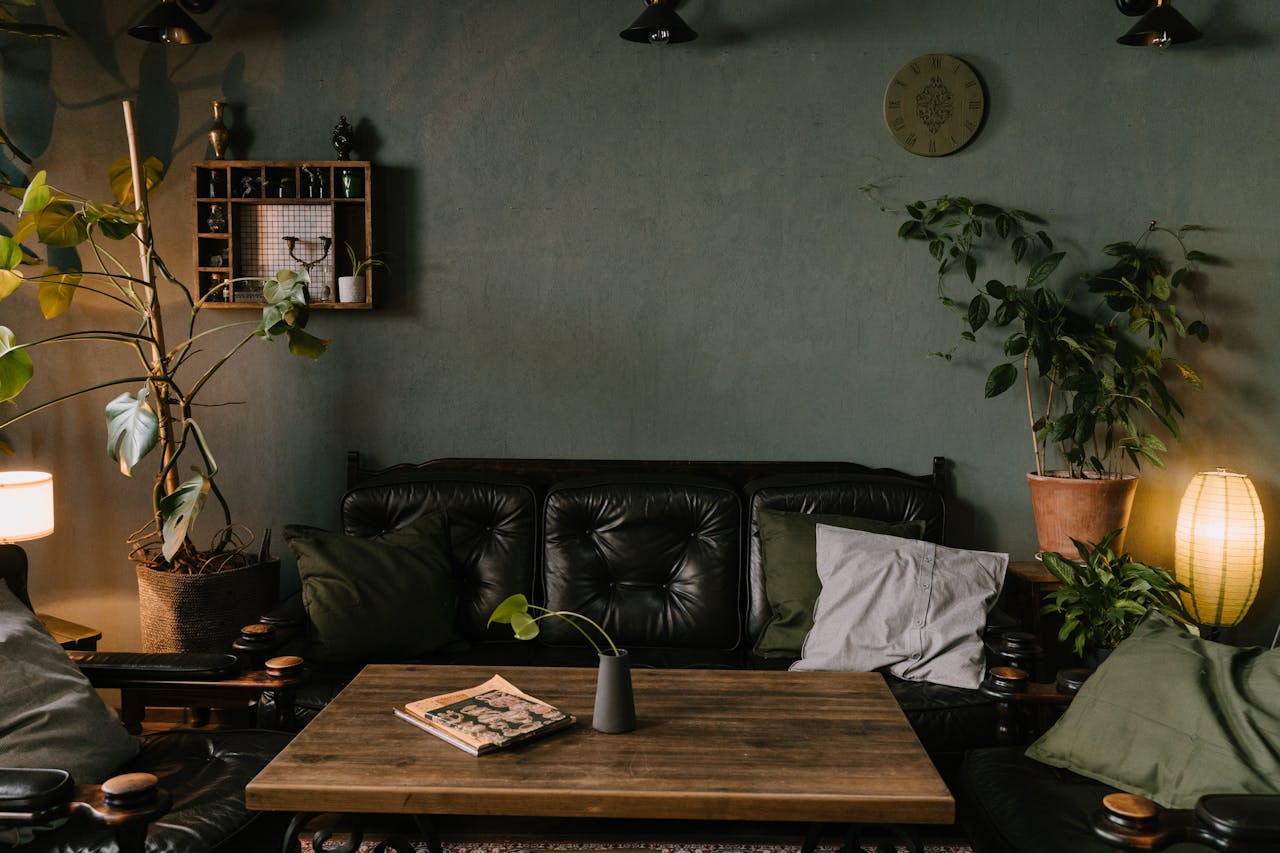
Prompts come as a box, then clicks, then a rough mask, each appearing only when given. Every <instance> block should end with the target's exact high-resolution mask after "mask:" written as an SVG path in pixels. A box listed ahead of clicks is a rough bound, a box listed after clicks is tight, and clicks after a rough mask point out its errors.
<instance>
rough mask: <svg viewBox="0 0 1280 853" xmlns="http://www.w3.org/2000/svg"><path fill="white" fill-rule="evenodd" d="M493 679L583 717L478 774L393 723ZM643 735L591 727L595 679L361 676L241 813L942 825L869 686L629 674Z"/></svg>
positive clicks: (420, 672) (931, 778)
mask: <svg viewBox="0 0 1280 853" xmlns="http://www.w3.org/2000/svg"><path fill="white" fill-rule="evenodd" d="M495 672H496V673H497V674H499V675H502V676H503V677H504V678H506V679H507V680H509V681H511V682H512V683H513V684H515V685H516V686H517V687H519V688H520V689H521V690H524V691H526V692H528V693H530V694H532V695H533V696H536V697H538V698H539V699H542V700H544V701H546V702H550V703H551V704H553V705H555V706H557V707H559V708H560V709H562V710H564V711H566V712H567V713H570V714H573V715H574V716H576V717H577V718H578V722H577V723H576V724H575V725H574V726H573V727H572V728H570V729H567V730H565V731H562V732H559V733H556V734H552V735H549V736H547V737H545V738H542V739H539V740H534V741H530V742H528V743H526V744H522V745H520V746H517V747H513V748H510V749H504V750H499V751H497V752H494V753H491V754H488V755H484V756H481V757H478V758H477V757H475V756H472V755H469V754H467V753H465V752H463V751H462V750H460V749H458V748H456V747H454V746H451V745H449V744H448V743H446V742H444V741H442V740H440V739H439V738H436V737H433V736H432V735H430V734H428V733H427V732H424V731H422V730H420V729H418V728H416V727H415V726H413V725H411V724H409V723H407V722H405V721H403V720H401V719H399V718H397V717H396V716H395V715H394V714H392V712H391V709H392V707H393V706H395V705H401V704H404V703H406V702H411V701H414V700H416V699H421V698H425V697H427V696H434V695H437V694H440V693H446V692H449V691H451V690H457V689H461V688H465V687H471V686H474V685H477V684H480V683H482V682H483V681H485V680H486V679H488V678H489V677H490V676H492V675H493V674H495ZM632 675H633V684H634V690H635V697H636V699H635V701H636V716H637V718H638V725H637V728H636V730H635V731H634V732H629V733H627V734H616V735H608V734H602V733H600V732H597V731H595V730H594V729H592V728H591V711H592V705H593V702H594V693H595V680H596V671H595V670H594V669H566V668H541V667H499V668H497V669H496V670H495V669H491V668H480V667H450V666H396V665H375V666H369V667H366V668H365V669H364V671H363V672H361V673H360V675H359V676H357V677H356V678H355V679H354V680H353V681H352V682H351V684H349V685H348V686H347V687H346V689H344V690H343V691H342V693H341V694H339V695H338V696H337V697H336V698H335V699H334V700H333V701H332V702H331V703H330V704H329V705H328V706H327V707H326V708H325V709H324V710H323V711H322V712H321V713H320V714H319V715H318V716H317V717H316V718H315V719H314V720H312V721H311V722H310V723H309V724H308V725H307V727H306V729H304V730H303V731H302V732H301V733H300V734H299V735H298V736H297V737H296V738H295V739H294V740H293V742H292V743H291V744H290V745H289V746H288V747H286V748H285V749H284V750H283V751H282V752H281V753H280V754H279V755H278V756H276V758H275V760H273V761H272V762H271V763H270V764H269V765H268V766H267V767H266V768H264V769H263V770H262V772H261V773H259V774H258V776H257V777H256V778H255V779H254V780H253V781H252V782H250V783H249V785H248V787H247V789H246V802H247V804H248V806H249V808H251V809H257V810H267V811H289V812H301V811H306V812H322V811H333V812H363V813H402V814H471V815H538V816H545V817H619V818H674V819H705V820H748V819H749V820H780V821H805V822H813V821H821V822H866V823H919V824H925V823H950V822H951V821H952V819H953V816H954V810H955V803H954V801H953V800H952V798H951V795H950V793H949V792H948V791H947V788H946V786H945V785H944V784H943V782H942V780H941V778H939V776H938V774H937V772H936V771H935V769H934V767H933V765H932V764H931V763H930V761H929V758H928V756H927V755H926V754H925V751H924V748H923V747H922V746H921V745H920V742H919V741H918V740H917V739H916V736H915V733H914V732H913V731H912V730H911V726H910V724H909V723H908V722H907V719H906V717H905V715H904V714H903V712H902V710H901V708H899V707H898V704H897V702H896V701H895V700H894V698H893V696H892V694H891V693H890V692H889V689H888V687H887V686H886V685H885V683H884V679H883V678H882V677H881V676H880V675H878V674H876V673H837V672H754V671H750V672H749V671H725V670H635V671H634V672H633V673H632Z"/></svg>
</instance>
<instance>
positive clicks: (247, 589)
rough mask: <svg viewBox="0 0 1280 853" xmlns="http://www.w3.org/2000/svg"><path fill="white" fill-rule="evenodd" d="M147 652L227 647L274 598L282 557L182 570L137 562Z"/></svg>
mask: <svg viewBox="0 0 1280 853" xmlns="http://www.w3.org/2000/svg"><path fill="white" fill-rule="evenodd" d="M137 571H138V615H139V617H140V619H141V621H142V650H143V651H145V652H227V651H230V650H231V644H232V643H233V642H234V641H235V639H236V638H237V637H239V636H240V629H241V628H242V627H243V626H245V625H249V624H251V623H253V622H257V621H258V617H259V616H261V615H262V614H263V613H264V612H265V611H266V610H267V609H269V608H270V607H271V605H272V604H274V603H275V601H276V596H277V593H278V591H279V587H280V561H279V560H267V561H266V562H262V563H256V564H254V565H251V566H245V567H244V568H242V569H231V570H229V571H223V572H214V573H212V574H204V575H181V574H173V573H171V572H160V571H156V570H155V569H151V568H148V567H146V566H138V567H137Z"/></svg>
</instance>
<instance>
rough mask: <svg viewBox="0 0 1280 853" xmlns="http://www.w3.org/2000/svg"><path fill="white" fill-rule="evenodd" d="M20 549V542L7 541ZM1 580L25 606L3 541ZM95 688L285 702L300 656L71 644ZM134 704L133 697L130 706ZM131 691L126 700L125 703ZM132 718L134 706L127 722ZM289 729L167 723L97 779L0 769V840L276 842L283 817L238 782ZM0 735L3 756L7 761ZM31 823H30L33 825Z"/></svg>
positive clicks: (150, 846) (155, 696)
mask: <svg viewBox="0 0 1280 853" xmlns="http://www.w3.org/2000/svg"><path fill="white" fill-rule="evenodd" d="M14 550H17V549H14ZM0 584H4V585H6V586H8V587H10V589H12V590H13V592H14V593H15V595H16V596H17V597H18V599H19V601H20V602H22V604H27V605H28V607H29V599H28V598H27V595H26V565H25V559H22V560H18V559H16V558H14V559H8V558H6V554H5V553H4V552H3V549H2V548H0ZM68 656H69V657H70V659H71V660H72V661H73V662H74V663H76V664H77V665H78V666H79V667H80V670H81V672H82V673H84V674H85V675H86V676H87V677H88V679H89V681H90V683H91V684H92V685H94V686H95V687H113V688H121V690H122V695H123V696H125V697H128V696H130V694H131V693H134V694H137V698H135V700H134V702H135V705H137V707H138V708H140V707H141V705H142V704H146V703H148V702H150V703H153V704H159V703H161V702H162V701H163V702H165V703H170V702H172V703H175V704H179V705H199V704H200V703H202V702H213V703H215V704H216V703H218V702H224V701H227V700H228V698H230V699H232V700H235V701H239V700H241V699H244V700H249V699H252V698H255V697H258V696H260V695H261V694H263V693H264V692H266V693H272V694H274V700H275V701H273V703H271V704H272V705H273V707H277V708H278V707H279V706H280V705H281V697H284V704H285V706H286V707H287V705H288V701H287V699H288V696H289V695H290V694H291V692H292V690H293V688H294V686H295V685H297V684H299V683H301V681H302V680H303V679H304V678H305V677H306V672H305V669H304V668H303V667H302V664H301V661H300V660H297V659H293V660H274V661H270V662H269V664H270V665H269V666H267V667H266V668H265V669H257V668H255V664H256V663H257V661H256V659H255V658H254V656H253V655H252V654H248V653H245V654H241V655H240V656H237V655H232V654H226V655H221V654H213V655H198V654H197V655H191V654H161V655H154V654H141V653H132V652H69V653H68ZM139 703H141V704H139ZM127 707H128V700H126V708H127ZM134 722H135V723H140V722H141V716H140V715H139V716H138V718H137V719H136V720H135V721H134ZM291 737H292V735H291V734H289V733H287V732H283V731H273V730H268V729H263V728H254V729H243V730H231V729H213V730H173V731H166V732H161V733H157V734H150V735H146V736H144V737H143V738H142V739H141V749H140V751H139V753H138V755H137V756H135V757H134V758H133V759H131V760H129V761H128V762H126V763H125V764H124V765H123V766H121V767H119V768H116V770H115V771H114V772H116V773H117V775H115V776H113V777H111V778H109V779H107V780H106V781H105V782H103V783H102V784H101V785H78V784H76V780H75V779H73V778H72V776H71V774H70V773H68V772H67V771H66V770H64V769H61V768H47V769H41V768H6V767H0V847H4V842H5V835H6V828H7V829H9V830H14V829H23V830H28V831H27V832H24V833H23V835H24V836H25V835H31V834H32V832H34V837H33V838H32V839H31V840H30V841H28V842H27V843H25V844H24V846H22V847H21V850H22V851H23V853H117V851H120V853H142V851H146V853H207V851H223V852H224V853H231V851H243V850H268V849H273V848H276V847H278V846H279V845H280V843H281V839H282V837H283V832H284V828H285V826H286V823H287V816H276V815H269V814H268V815H263V814H258V813H251V812H249V811H248V810H247V809H246V808H245V803H244V790H245V786H246V785H247V784H248V783H249V781H250V780H252V779H253V777H254V776H256V775H257V773H258V772H259V771H260V770H261V769H262V768H263V767H264V766H266V764H267V762H269V761H270V760H271V759H272V758H273V757H274V756H275V755H276V753H278V752H279V751H280V750H281V749H283V748H284V746H285V745H286V744H287V743H288V742H289V740H290V739H291ZM3 746H4V743H3V739H2V738H0V765H2V764H6V763H18V764H20V763H22V762H21V761H19V760H16V759H17V758H18V757H19V756H17V755H10V762H5V760H4V757H5V755H6V753H5V752H4V750H3ZM37 828H38V829H37Z"/></svg>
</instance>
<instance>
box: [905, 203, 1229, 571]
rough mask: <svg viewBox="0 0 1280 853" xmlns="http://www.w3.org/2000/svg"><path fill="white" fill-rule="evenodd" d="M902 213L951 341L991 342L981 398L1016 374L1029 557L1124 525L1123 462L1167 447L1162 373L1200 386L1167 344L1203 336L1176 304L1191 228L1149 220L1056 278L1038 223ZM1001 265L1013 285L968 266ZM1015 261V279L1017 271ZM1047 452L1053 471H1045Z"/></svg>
mask: <svg viewBox="0 0 1280 853" xmlns="http://www.w3.org/2000/svg"><path fill="white" fill-rule="evenodd" d="M907 214H908V216H909V218H908V219H907V220H906V221H905V222H903V223H902V225H901V227H900V228H899V229H898V235H899V236H900V237H902V238H904V239H908V240H918V241H920V242H922V243H923V244H924V245H925V246H926V247H927V248H928V251H929V254H930V255H931V256H932V258H933V259H934V260H935V261H936V262H937V263H938V268H937V279H938V298H939V299H940V300H941V301H942V303H943V304H945V305H947V306H949V307H952V308H955V309H957V310H958V311H959V313H960V315H961V318H962V321H963V324H964V328H963V330H962V331H961V338H962V339H964V340H966V341H970V342H976V341H977V340H978V335H979V334H980V333H983V334H986V333H988V332H989V333H990V334H995V335H1000V336H1002V337H1003V340H1002V342H1001V343H1002V357H1001V358H1000V359H999V361H998V363H997V364H996V365H995V366H993V367H992V368H991V369H990V372H989V373H988V375H987V380H986V386H985V391H984V393H985V395H986V396H987V397H996V396H999V395H1001V394H1003V393H1004V392H1006V391H1008V390H1009V389H1010V388H1012V387H1014V386H1015V385H1016V384H1017V382H1018V378H1019V376H1021V378H1022V386H1023V391H1024V397H1025V405H1026V423H1027V426H1028V430H1029V438H1030V440H1031V447H1032V452H1033V458H1034V461H1035V469H1034V471H1033V472H1032V473H1031V474H1029V475H1028V481H1029V483H1030V485H1031V490H1032V505H1033V510H1034V511H1035V516H1036V527H1037V532H1038V534H1039V539H1040V549H1041V550H1042V551H1070V549H1071V547H1072V545H1071V542H1072V540H1073V539H1086V540H1088V539H1092V540H1098V539H1100V538H1101V537H1102V536H1103V535H1104V534H1105V533H1106V532H1107V531H1110V530H1114V529H1121V530H1123V528H1124V527H1125V526H1126V525H1127V523H1128V513H1129V507H1130V506H1132V501H1133V490H1134V488H1135V487H1136V476H1135V475H1134V474H1130V473H1127V472H1125V471H1124V470H1122V469H1123V466H1124V464H1125V463H1128V464H1130V465H1132V467H1133V469H1134V470H1135V471H1136V470H1137V469H1139V468H1140V466H1141V464H1142V463H1143V462H1149V463H1151V464H1152V465H1155V466H1156V467H1164V462H1163V460H1162V458H1161V454H1163V453H1164V452H1165V451H1166V450H1167V447H1166V445H1165V443H1164V441H1163V440H1162V439H1161V438H1160V436H1158V435H1157V434H1155V432H1153V429H1156V428H1160V429H1162V430H1163V431H1164V432H1165V433H1167V434H1168V435H1170V436H1172V437H1173V438H1174V439H1177V438H1178V437H1179V428H1178V418H1179V417H1181V415H1182V406H1181V405H1180V404H1179V402H1178V400H1177V397H1176V396H1175V394H1174V392H1173V390H1172V389H1171V388H1170V386H1169V384H1167V383H1166V378H1167V377H1169V376H1170V375H1172V377H1173V378H1175V379H1176V380H1177V381H1179V382H1185V383H1187V384H1189V385H1190V386H1192V387H1193V388H1197V389H1198V388H1200V387H1202V383H1201V380H1200V377H1199V376H1198V375H1197V374H1196V372H1195V371H1194V370H1193V369H1192V368H1191V366H1190V365H1189V364H1187V362H1185V361H1184V360H1182V359H1181V358H1179V357H1176V356H1175V355H1173V354H1171V353H1170V352H1169V349H1170V343H1171V342H1172V341H1173V340H1176V339H1181V338H1193V339H1197V340H1200V341H1204V340H1206V339H1207V338H1208V335H1209V329H1208V327H1207V326H1206V325H1205V324H1204V322H1203V321H1201V320H1195V321H1190V322H1188V321H1186V320H1184V319H1183V317H1182V314H1181V310H1180V308H1179V305H1178V298H1179V296H1180V294H1181V292H1182V291H1183V290H1184V289H1185V285H1186V283H1187V281H1188V280H1190V278H1191V277H1192V276H1193V275H1194V266H1195V263H1196V262H1197V261H1203V260H1206V259H1207V258H1208V256H1207V255H1205V254H1204V253H1202V252H1198V251H1194V250H1190V249H1188V248H1187V246H1186V243H1185V242H1184V239H1183V238H1184V236H1185V235H1186V233H1187V232H1189V231H1194V230H1198V229H1196V228H1195V227H1194V226H1184V227H1182V228H1180V229H1177V230H1173V229H1169V228H1165V227H1163V226H1161V225H1159V224H1158V223H1156V222H1152V223H1151V224H1150V225H1149V226H1148V227H1147V229H1146V230H1145V231H1144V232H1143V234H1142V236H1141V237H1140V238H1139V239H1138V240H1136V241H1132V242H1131V241H1122V242H1116V243H1111V244H1110V245H1108V246H1106V247H1104V249H1103V252H1104V253H1105V254H1107V255H1109V256H1110V257H1111V258H1112V261H1111V263H1110V265H1109V266H1107V267H1105V268H1104V269H1102V270H1100V271H1098V272H1095V273H1090V274H1086V275H1083V276H1079V277H1077V278H1074V279H1068V280H1065V281H1061V282H1060V283H1059V281H1058V278H1056V277H1055V273H1056V272H1057V270H1058V269H1059V267H1060V265H1061V263H1062V261H1063V259H1064V258H1065V256H1066V253H1065V252H1062V251H1055V240H1054V239H1053V238H1052V237H1051V236H1050V235H1049V233H1048V232H1047V231H1046V230H1044V228H1043V227H1042V226H1043V222H1042V220H1041V219H1040V218H1039V217H1036V216H1034V215H1032V214H1030V213H1027V212H1025V211H1021V210H1011V209H1004V208H1001V207H997V206H995V205H991V204H981V203H974V202H972V201H970V200H969V199H967V198H963V197H960V196H954V197H953V196H940V197H938V198H935V199H932V200H928V201H917V202H915V203H914V204H911V205H908V207H907ZM1154 236H1160V237H1164V238H1167V239H1169V240H1170V241H1171V243H1172V247H1173V248H1174V249H1175V250H1176V259H1175V260H1174V261H1169V260H1166V259H1165V258H1164V257H1163V256H1162V255H1161V253H1160V252H1159V251H1157V250H1156V249H1155V248H1154V247H1153V246H1151V245H1150V242H1151V241H1150V238H1152V237H1154ZM1001 259H1003V263H1004V268H1005V269H1006V270H1007V271H1009V272H1012V273H1013V274H1014V275H1015V276H1017V278H1016V279H1009V280H1008V281H1007V282H1006V281H1005V280H1001V279H996V278H987V277H986V276H985V275H984V276H983V277H982V279H985V281H983V280H982V279H980V278H979V275H978V272H979V269H980V268H981V267H983V266H984V265H986V264H988V263H1000V262H1001ZM1023 265H1025V268H1026V270H1027V272H1026V274H1025V277H1022V276H1021V274H1020V273H1018V272H1017V270H1018V268H1019V267H1022V266H1023ZM956 276H959V277H960V278H961V279H962V280H964V281H966V282H967V285H968V286H969V287H970V288H972V291H973V292H972V293H970V294H969V295H968V296H966V297H956V296H953V295H951V293H950V292H949V291H948V288H947V281H948V280H949V279H951V278H953V277H956ZM984 330H986V331H984ZM934 354H935V355H939V356H941V357H943V358H945V359H948V360H950V359H951V357H952V352H943V353H934ZM1051 446H1052V447H1053V448H1054V449H1055V450H1056V451H1057V455H1058V457H1059V458H1060V459H1061V461H1062V463H1063V467H1062V468H1060V469H1054V468H1052V467H1051V465H1050V459H1049V449H1050V447H1051ZM1099 500H1101V504H1099V503H1098V501H1099ZM1091 523H1092V526H1091ZM1122 537H1123V533H1121V534H1120V537H1119V538H1117V541H1116V547H1117V548H1122V547H1123V541H1122Z"/></svg>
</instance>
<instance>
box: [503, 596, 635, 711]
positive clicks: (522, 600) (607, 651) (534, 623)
mask: <svg viewBox="0 0 1280 853" xmlns="http://www.w3.org/2000/svg"><path fill="white" fill-rule="evenodd" d="M530 611H533V612H534V613H537V614H538V615H536V616H534V615H530ZM553 616H554V617H557V618H560V619H563V620H565V621H566V622H568V623H569V624H570V625H572V626H573V627H574V628H575V629H577V631H578V633H580V634H582V636H583V637H585V638H586V641H587V642H588V643H590V644H591V647H592V648H593V649H595V650H596V655H597V656H598V658H599V660H600V672H599V674H598V675H597V676H596V705H595V712H594V713H593V714H592V718H591V725H592V727H593V728H595V729H598V730H599V731H602V732H608V733H610V734H618V733H621V732H629V731H631V730H633V729H634V728H635V727H636V707H635V699H634V697H633V695H632V692H631V661H630V658H629V656H628V655H627V650H626V649H619V648H618V646H617V644H616V643H614V641H613V638H612V637H610V636H609V634H608V632H607V631H605V629H604V628H602V627H601V626H600V624H599V623H598V622H595V621H594V620H592V619H589V618H587V617H586V616H583V615H582V614H581V613H575V612H573V611H572V610H551V609H549V608H546V607H539V606H538V605H536V604H530V603H529V599H527V598H526V597H525V596H524V595H522V594H520V593H516V594H515V595H513V596H510V597H508V598H507V599H506V600H504V601H503V602H502V603H501V604H499V605H498V606H497V607H495V608H494V609H493V614H492V615H490V616H489V623H488V624H489V625H493V624H494V623H495V622H497V623H499V624H503V625H510V626H511V630H512V632H513V633H514V634H515V636H516V639H518V640H532V639H533V638H534V637H536V636H538V631H539V629H538V623H539V622H541V621H542V620H543V619H549V618H551V617H553ZM584 625H586V626H590V627H591V628H592V630H594V631H595V633H597V634H598V635H599V636H600V637H601V638H602V639H603V640H604V646H601V645H600V643H598V642H596V640H595V639H594V638H593V637H592V636H591V633H589V632H588V631H587V629H586V628H585V627H583V626H584Z"/></svg>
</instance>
